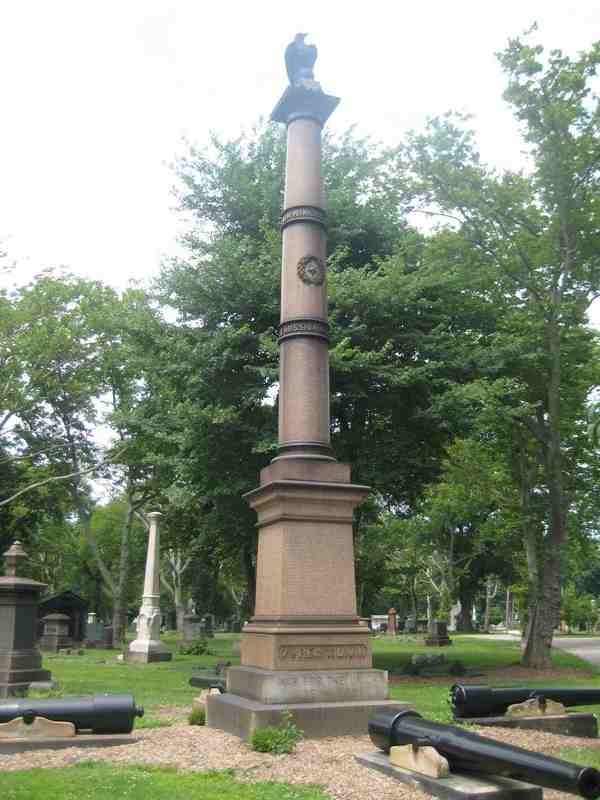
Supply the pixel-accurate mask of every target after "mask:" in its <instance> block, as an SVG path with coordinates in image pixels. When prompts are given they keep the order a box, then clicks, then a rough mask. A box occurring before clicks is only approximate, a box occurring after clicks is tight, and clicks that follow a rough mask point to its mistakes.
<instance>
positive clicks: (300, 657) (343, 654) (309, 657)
mask: <svg viewBox="0 0 600 800" xmlns="http://www.w3.org/2000/svg"><path fill="white" fill-rule="evenodd" d="M279 658H280V660H281V661H365V660H366V659H367V658H368V649H367V646H366V645H364V644H338V645H314V646H313V645H281V646H280V647H279Z"/></svg>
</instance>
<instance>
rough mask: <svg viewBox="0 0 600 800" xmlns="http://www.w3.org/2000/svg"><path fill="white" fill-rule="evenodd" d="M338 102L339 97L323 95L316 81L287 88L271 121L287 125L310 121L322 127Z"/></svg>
mask: <svg viewBox="0 0 600 800" xmlns="http://www.w3.org/2000/svg"><path fill="white" fill-rule="evenodd" d="M339 102H340V98H339V97H334V96H333V95H330V94H325V92H324V91H323V90H322V89H321V87H320V86H319V84H318V83H317V82H316V81H314V82H310V84H309V83H304V84H297V85H295V86H288V87H287V89H286V90H285V92H284V93H283V94H282V96H281V97H280V99H279V101H278V103H277V105H276V106H275V108H274V109H273V111H272V113H271V120H272V121H273V122H282V123H283V124H284V125H289V124H290V123H291V122H295V121H296V120H298V119H310V120H314V121H315V122H317V123H318V124H319V125H321V126H323V125H324V124H325V123H326V122H327V120H328V119H329V117H330V116H331V114H332V113H333V112H334V111H335V109H336V108H337V105H338V103H339Z"/></svg>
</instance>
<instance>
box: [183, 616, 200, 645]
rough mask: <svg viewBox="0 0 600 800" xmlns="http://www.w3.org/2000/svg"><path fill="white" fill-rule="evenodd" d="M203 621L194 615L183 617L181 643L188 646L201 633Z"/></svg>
mask: <svg viewBox="0 0 600 800" xmlns="http://www.w3.org/2000/svg"><path fill="white" fill-rule="evenodd" d="M202 626H203V621H202V620H201V619H200V617H198V616H197V615H196V614H194V613H188V614H184V615H183V641H184V642H185V644H190V643H191V642H193V641H194V639H198V638H199V637H200V635H201V633H202Z"/></svg>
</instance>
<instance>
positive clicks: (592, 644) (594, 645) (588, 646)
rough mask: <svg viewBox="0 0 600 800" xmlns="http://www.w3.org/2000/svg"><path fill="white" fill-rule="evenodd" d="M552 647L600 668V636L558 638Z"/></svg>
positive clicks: (554, 640)
mask: <svg viewBox="0 0 600 800" xmlns="http://www.w3.org/2000/svg"><path fill="white" fill-rule="evenodd" d="M552 646H553V647H558V648H559V649H560V650H565V651H566V652H567V653H572V654H573V655H574V656H579V658H582V659H583V660H584V661H588V662H589V663H590V664H593V665H594V666H595V667H600V636H557V637H555V638H554V639H553V640H552Z"/></svg>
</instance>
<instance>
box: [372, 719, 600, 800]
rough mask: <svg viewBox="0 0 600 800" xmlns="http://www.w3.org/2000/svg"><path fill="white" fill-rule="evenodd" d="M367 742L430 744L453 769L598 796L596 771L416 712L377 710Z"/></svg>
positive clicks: (599, 786)
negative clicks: (443, 723)
mask: <svg viewBox="0 0 600 800" xmlns="http://www.w3.org/2000/svg"><path fill="white" fill-rule="evenodd" d="M369 735H370V737H371V741H372V742H373V744H374V745H376V746H377V747H378V748H379V749H380V750H383V751H384V752H385V753H389V752H390V748H391V747H394V746H398V745H400V746H401V745H414V746H418V747H425V746H428V747H433V748H435V749H436V750H437V752H438V753H439V754H440V755H442V756H443V757H444V758H446V759H447V760H448V764H449V767H450V769H451V771H457V772H472V773H473V772H474V773H478V774H487V775H490V776H492V775H503V776H506V777H510V778H516V779H518V780H522V781H526V782H527V783H532V784H535V785H537V786H543V787H546V788H548V789H558V790H559V791H564V792H571V793H573V794H578V795H580V796H581V797H588V798H595V797H599V796H600V772H598V771H597V770H596V769H594V768H593V767H582V766H580V765H578V764H570V763H569V762H568V761H561V760H560V759H558V758H551V757H550V756H544V755H541V754H540V753H533V752H531V751H530V750H525V749H523V748H522V747H513V746H511V745H508V744H504V743H502V742H497V741H495V740H494V739H487V738H485V737H484V736H479V735H477V734H475V733H469V732H467V731H465V730H463V729H461V728H457V727H454V726H452V725H442V724H441V723H439V722H431V721H430V720H427V719H423V718H422V717H421V716H420V714H417V712H416V711H400V712H398V711H392V710H390V711H380V712H379V713H377V714H376V715H375V716H374V717H373V718H372V719H371V720H370V722H369Z"/></svg>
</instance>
